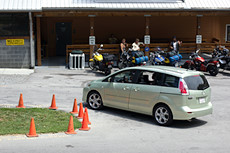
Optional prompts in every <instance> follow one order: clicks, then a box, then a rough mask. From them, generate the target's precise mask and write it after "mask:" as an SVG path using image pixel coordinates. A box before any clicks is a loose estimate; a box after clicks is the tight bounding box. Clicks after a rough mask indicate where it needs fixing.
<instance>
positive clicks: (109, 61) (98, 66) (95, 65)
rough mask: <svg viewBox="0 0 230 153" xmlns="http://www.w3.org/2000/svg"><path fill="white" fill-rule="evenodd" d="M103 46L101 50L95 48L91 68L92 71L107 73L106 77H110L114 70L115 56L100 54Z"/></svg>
mask: <svg viewBox="0 0 230 153" xmlns="http://www.w3.org/2000/svg"><path fill="white" fill-rule="evenodd" d="M102 47H103V44H101V45H100V48H98V49H97V47H96V46H94V53H93V57H92V58H91V59H90V60H89V67H90V69H92V70H95V71H97V70H99V71H102V72H104V73H105V75H109V74H110V73H111V70H112V68H113V60H114V57H115V56H114V55H109V54H108V53H104V54H100V53H98V52H99V51H101V50H103V49H102Z"/></svg>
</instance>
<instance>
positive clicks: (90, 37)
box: [89, 36, 96, 45]
mask: <svg viewBox="0 0 230 153" xmlns="http://www.w3.org/2000/svg"><path fill="white" fill-rule="evenodd" d="M95 42H96V40H95V36H89V45H95Z"/></svg>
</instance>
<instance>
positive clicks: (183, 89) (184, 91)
mask: <svg viewBox="0 0 230 153" xmlns="http://www.w3.org/2000/svg"><path fill="white" fill-rule="evenodd" d="M179 89H180V92H181V94H182V95H189V93H188V87H187V84H186V83H185V82H184V80H183V79H181V80H180V83H179Z"/></svg>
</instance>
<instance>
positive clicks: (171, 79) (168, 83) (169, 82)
mask: <svg viewBox="0 0 230 153" xmlns="http://www.w3.org/2000/svg"><path fill="white" fill-rule="evenodd" d="M178 83H179V78H178V77H175V76H172V75H168V74H165V77H164V82H163V86H165V87H173V88H178Z"/></svg>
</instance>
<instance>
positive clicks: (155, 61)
mask: <svg viewBox="0 0 230 153" xmlns="http://www.w3.org/2000/svg"><path fill="white" fill-rule="evenodd" d="M161 53H164V51H162V50H161V49H160V48H157V51H155V52H151V53H150V55H149V57H150V60H149V62H150V64H152V65H165V57H164V56H162V55H161Z"/></svg>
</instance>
